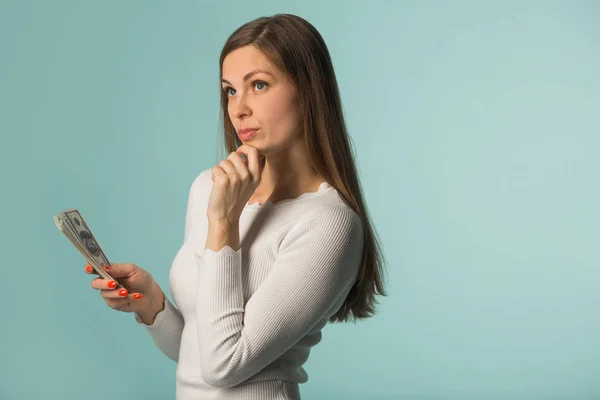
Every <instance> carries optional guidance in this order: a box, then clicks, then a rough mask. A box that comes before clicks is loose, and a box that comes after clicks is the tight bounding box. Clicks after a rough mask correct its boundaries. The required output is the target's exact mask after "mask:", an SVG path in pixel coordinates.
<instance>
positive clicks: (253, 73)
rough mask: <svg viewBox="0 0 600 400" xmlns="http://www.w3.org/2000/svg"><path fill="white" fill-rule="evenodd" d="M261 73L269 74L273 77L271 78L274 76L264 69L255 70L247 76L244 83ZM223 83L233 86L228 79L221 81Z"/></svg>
mask: <svg viewBox="0 0 600 400" xmlns="http://www.w3.org/2000/svg"><path fill="white" fill-rule="evenodd" d="M259 73H263V74H267V75H271V76H273V74H272V73H270V72H269V71H265V70H262V69H255V70H252V71H250V72H248V73H247V74H246V75H245V76H244V82H246V81H247V80H248V79H250V77H251V76H252V75H256V74H259ZM223 82H224V83H228V84H230V85H231V82H229V81H228V80H226V79H222V80H221V83H223Z"/></svg>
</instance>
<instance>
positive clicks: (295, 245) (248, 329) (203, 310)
mask: <svg viewBox="0 0 600 400" xmlns="http://www.w3.org/2000/svg"><path fill="white" fill-rule="evenodd" d="M314 211H315V212H311V213H308V214H305V215H303V216H302V217H300V219H299V220H297V221H296V223H295V225H294V226H293V227H292V228H291V229H290V231H289V232H288V233H287V234H286V237H285V238H284V239H283V241H282V243H281V247H280V251H279V255H278V257H277V259H276V261H275V263H274V265H273V267H272V269H271V271H270V272H269V275H268V276H267V277H266V279H265V281H264V282H263V283H262V285H261V286H260V288H259V289H258V290H257V291H256V292H255V293H254V294H253V296H252V297H251V298H250V300H249V301H248V302H247V304H246V305H245V307H244V297H243V290H242V289H243V288H242V272H241V266H242V251H241V249H238V250H234V248H233V247H232V246H231V245H225V247H223V248H221V249H220V250H219V251H217V252H215V251H214V250H210V249H205V250H204V253H203V254H202V256H199V255H198V254H196V259H197V261H198V268H199V276H198V282H199V286H198V295H197V304H196V305H197V308H196V313H197V314H196V322H197V329H198V340H199V347H200V362H201V365H202V377H203V379H204V380H205V381H206V382H207V383H209V384H210V385H212V386H217V387H231V386H235V385H237V384H240V383H242V382H244V381H245V380H247V379H248V378H250V377H251V376H253V375H255V374H256V373H257V372H259V371H260V370H262V369H263V368H265V367H266V366H267V365H269V364H270V363H271V362H273V361H274V360H275V359H277V358H278V357H280V356H281V355H282V354H283V353H285V352H286V351H287V350H289V349H290V348H291V347H292V346H293V345H294V344H296V343H297V342H298V341H299V340H300V339H301V338H302V337H304V336H305V335H306V334H307V333H309V332H310V331H311V329H312V328H314V327H315V326H316V325H318V324H319V323H323V322H324V321H325V322H326V320H327V319H328V318H329V317H330V316H331V315H333V313H335V312H336V311H337V310H334V309H332V307H333V306H334V305H335V304H336V303H337V302H338V300H339V299H340V296H341V295H342V294H343V293H347V290H348V289H349V288H350V287H351V286H352V284H353V283H354V280H355V278H356V274H357V271H358V268H359V266H360V263H361V259H362V251H363V228H362V223H361V220H360V217H359V216H358V215H357V214H355V213H354V212H353V211H352V210H351V209H349V208H347V207H345V206H342V205H324V206H322V207H321V208H318V209H316V210H314ZM215 242H217V243H219V241H218V240H216V241H215Z"/></svg>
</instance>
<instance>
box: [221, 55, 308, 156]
mask: <svg viewBox="0 0 600 400" xmlns="http://www.w3.org/2000/svg"><path fill="white" fill-rule="evenodd" d="M222 73H223V74H222V76H223V81H222V82H221V86H222V88H223V91H225V94H226V95H227V98H228V103H227V112H228V114H229V119H230V120H231V123H232V124H233V126H234V127H235V131H236V134H237V135H238V138H239V139H240V141H241V142H242V143H243V144H248V145H250V146H253V147H256V148H258V149H259V150H260V152H261V154H265V155H266V154H269V153H273V152H276V151H279V150H281V149H283V148H286V147H289V146H291V145H293V144H294V143H297V142H298V139H299V138H300V135H299V131H300V129H299V122H300V115H299V114H300V113H299V104H298V96H297V91H296V89H295V86H294V85H293V84H292V82H291V81H289V80H288V79H286V77H285V76H284V75H283V74H281V73H280V72H279V71H278V70H277V69H276V68H275V67H274V66H273V65H272V64H271V63H270V62H269V61H268V60H267V58H266V57H265V56H264V55H263V54H262V53H261V52H260V51H259V50H257V49H256V48H254V47H252V46H245V47H241V48H239V49H236V50H234V51H232V52H231V53H229V54H228V55H227V56H226V57H225V59H224V60H223V71H222ZM247 128H258V131H257V134H256V135H254V136H253V137H251V138H248V139H243V138H241V137H240V130H242V129H247Z"/></svg>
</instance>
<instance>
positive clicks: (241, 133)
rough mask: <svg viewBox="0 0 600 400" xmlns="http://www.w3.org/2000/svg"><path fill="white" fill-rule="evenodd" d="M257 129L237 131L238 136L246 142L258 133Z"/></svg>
mask: <svg viewBox="0 0 600 400" xmlns="http://www.w3.org/2000/svg"><path fill="white" fill-rule="evenodd" d="M258 129H259V128H249V129H240V130H239V131H238V136H239V137H240V139H242V140H248V139H250V138H252V137H253V136H254V135H256V133H257V132H258Z"/></svg>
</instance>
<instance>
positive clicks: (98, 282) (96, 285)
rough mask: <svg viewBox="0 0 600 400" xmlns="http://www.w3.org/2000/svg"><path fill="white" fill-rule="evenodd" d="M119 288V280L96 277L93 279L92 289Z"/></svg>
mask: <svg viewBox="0 0 600 400" xmlns="http://www.w3.org/2000/svg"><path fill="white" fill-rule="evenodd" d="M116 288H117V282H116V281H115V280H113V279H103V278H96V279H94V280H92V289H96V290H114V289H116Z"/></svg>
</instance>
